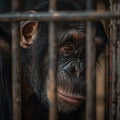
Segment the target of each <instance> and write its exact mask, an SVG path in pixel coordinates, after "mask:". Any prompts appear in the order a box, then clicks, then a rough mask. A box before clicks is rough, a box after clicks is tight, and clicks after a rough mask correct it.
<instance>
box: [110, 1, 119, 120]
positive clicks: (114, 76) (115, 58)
mask: <svg viewBox="0 0 120 120" xmlns="http://www.w3.org/2000/svg"><path fill="white" fill-rule="evenodd" d="M119 3H120V2H119V0H115V1H114V0H111V1H110V10H111V11H113V12H117V11H119V10H120V7H119V6H120V4H119ZM119 38H120V20H113V19H111V21H110V50H111V53H112V54H111V53H110V81H109V84H110V85H109V88H110V89H111V92H110V94H111V96H109V99H111V102H110V106H109V109H110V110H109V120H119V119H120V39H119Z"/></svg>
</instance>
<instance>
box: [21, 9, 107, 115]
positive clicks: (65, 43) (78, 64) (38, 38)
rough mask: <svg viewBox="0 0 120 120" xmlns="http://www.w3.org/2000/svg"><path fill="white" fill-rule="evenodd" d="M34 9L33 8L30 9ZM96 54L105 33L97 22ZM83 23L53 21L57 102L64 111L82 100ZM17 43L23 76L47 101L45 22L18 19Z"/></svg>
mask: <svg viewBox="0 0 120 120" xmlns="http://www.w3.org/2000/svg"><path fill="white" fill-rule="evenodd" d="M32 12H34V11H32ZM97 25H98V27H97V30H96V37H95V45H96V56H97V57H98V55H99V54H100V52H101V51H103V50H104V46H105V41H104V40H105V39H106V38H105V37H106V36H105V33H104V30H103V27H101V24H100V22H98V23H97ZM85 31H86V26H85V23H84V22H64V23H60V22H59V23H56V40H57V41H58V43H57V49H56V51H57V52H58V58H57V61H56V62H57V72H56V73H57V77H56V83H57V89H56V94H57V106H58V110H59V111H61V112H64V113H68V112H71V111H75V110H77V109H79V107H80V106H81V105H82V103H83V102H84V101H85V80H86V78H85V72H86V57H85V56H86V52H85V42H86V35H85V33H86V32H85ZM20 45H21V47H22V48H24V50H23V64H24V65H23V66H24V68H23V69H24V73H25V76H26V79H28V80H29V81H30V83H31V85H32V87H33V90H34V92H35V93H36V94H37V96H38V98H39V99H41V100H40V101H43V103H45V105H46V104H48V106H49V99H50V96H51V93H50V91H49V88H50V79H49V74H48V69H49V67H48V66H49V65H48V24H47V23H39V22H36V21H27V22H22V24H21V38H20Z"/></svg>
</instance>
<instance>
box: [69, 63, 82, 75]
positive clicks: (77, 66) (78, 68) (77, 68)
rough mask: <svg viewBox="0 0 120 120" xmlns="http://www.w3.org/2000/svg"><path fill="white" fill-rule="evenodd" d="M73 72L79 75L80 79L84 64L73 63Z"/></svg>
mask: <svg viewBox="0 0 120 120" xmlns="http://www.w3.org/2000/svg"><path fill="white" fill-rule="evenodd" d="M71 70H72V72H74V73H75V74H76V75H77V77H80V75H81V74H82V72H83V65H82V63H80V62H78V61H76V62H73V63H71Z"/></svg>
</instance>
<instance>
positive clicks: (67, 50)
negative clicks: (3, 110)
mask: <svg viewBox="0 0 120 120" xmlns="http://www.w3.org/2000/svg"><path fill="white" fill-rule="evenodd" d="M59 24H60V23H59ZM66 24H67V23H66ZM66 24H65V23H64V24H62V23H61V25H60V26H62V28H61V29H60V27H57V26H56V28H59V30H56V31H57V38H56V39H57V41H58V45H57V46H58V47H57V49H58V50H57V51H58V58H57V78H56V82H57V90H56V94H57V98H58V99H57V106H58V110H59V111H63V112H70V111H73V110H76V109H77V108H78V107H79V106H80V105H81V104H82V103H83V101H84V100H85V67H86V65H85V61H86V60H85V34H84V33H82V32H81V30H80V29H78V28H79V27H81V23H79V24H77V27H76V24H75V23H74V24H73V23H70V26H69V25H68V24H67V25H66ZM71 25H72V27H71ZM82 25H83V24H82ZM58 26H59V25H58ZM64 26H66V27H65V28H64ZM47 88H48V89H47V96H48V99H49V97H50V94H51V93H49V82H48V84H47Z"/></svg>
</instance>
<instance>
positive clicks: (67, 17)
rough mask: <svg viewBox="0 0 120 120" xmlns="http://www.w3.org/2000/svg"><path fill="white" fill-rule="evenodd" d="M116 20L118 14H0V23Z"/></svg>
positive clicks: (118, 16) (119, 14)
mask: <svg viewBox="0 0 120 120" xmlns="http://www.w3.org/2000/svg"><path fill="white" fill-rule="evenodd" d="M110 18H113V19H118V18H120V12H92V11H90V12H54V13H50V12H42V13H34V14H33V13H6V14H0V22H10V21H13V22H16V21H23V20H39V21H46V22H49V21H83V20H84V21H85V20H86V21H88V20H92V21H95V20H98V19H110Z"/></svg>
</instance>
